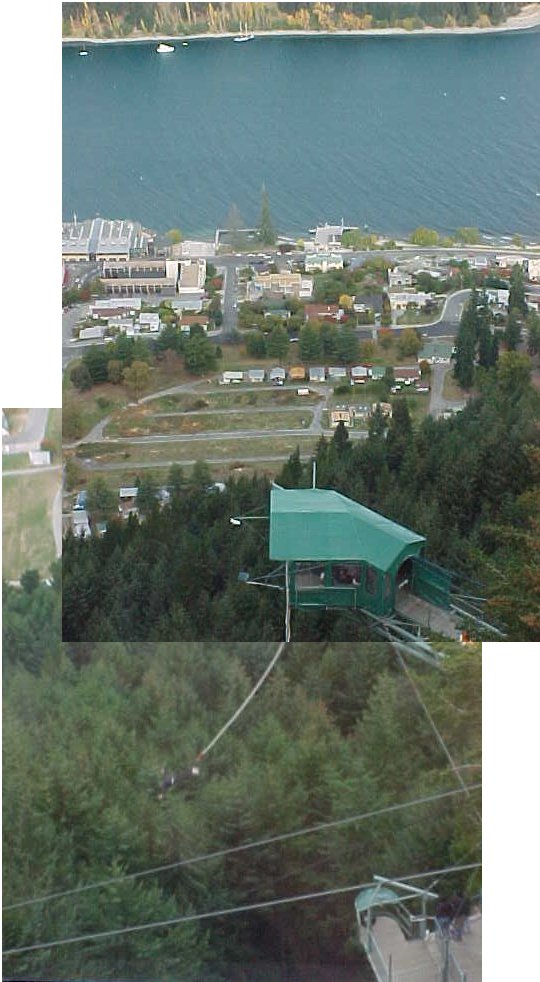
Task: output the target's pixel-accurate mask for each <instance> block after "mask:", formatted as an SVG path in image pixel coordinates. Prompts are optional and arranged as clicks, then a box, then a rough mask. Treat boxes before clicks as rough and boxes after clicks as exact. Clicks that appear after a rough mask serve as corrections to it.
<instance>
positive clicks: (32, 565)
mask: <svg viewBox="0 0 540 982" xmlns="http://www.w3.org/2000/svg"><path fill="white" fill-rule="evenodd" d="M59 485H60V471H59V470H58V471H46V472H44V473H41V474H39V473H36V474H35V475H34V474H32V475H21V476H20V477H15V476H14V477H4V478H3V480H2V492H3V505H2V517H3V531H2V545H3V556H2V573H3V576H4V577H5V578H6V579H10V580H14V579H18V578H19V577H20V575H21V573H24V571H25V570H26V569H38V570H39V572H40V573H41V575H42V576H44V575H46V573H47V571H48V568H49V565H50V564H51V562H52V561H53V560H54V558H55V550H54V538H53V532H52V505H53V501H54V497H55V495H56V492H57V491H58V488H59Z"/></svg>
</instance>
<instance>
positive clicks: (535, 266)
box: [527, 259, 540, 283]
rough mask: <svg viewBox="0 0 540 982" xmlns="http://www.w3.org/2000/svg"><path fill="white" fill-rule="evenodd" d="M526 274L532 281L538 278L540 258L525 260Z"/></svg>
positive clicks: (539, 276)
mask: <svg viewBox="0 0 540 982" xmlns="http://www.w3.org/2000/svg"><path fill="white" fill-rule="evenodd" d="M527 274H528V277H529V279H530V280H532V281H533V282H534V283H537V282H538V280H540V259H528V260H527Z"/></svg>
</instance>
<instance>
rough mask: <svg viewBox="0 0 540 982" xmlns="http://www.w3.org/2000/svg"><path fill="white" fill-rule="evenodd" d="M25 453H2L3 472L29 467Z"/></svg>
mask: <svg viewBox="0 0 540 982" xmlns="http://www.w3.org/2000/svg"><path fill="white" fill-rule="evenodd" d="M30 466H31V465H30V461H29V459H28V454H27V453H12V454H9V453H4V454H2V470H3V471H19V470H21V468H24V467H30Z"/></svg>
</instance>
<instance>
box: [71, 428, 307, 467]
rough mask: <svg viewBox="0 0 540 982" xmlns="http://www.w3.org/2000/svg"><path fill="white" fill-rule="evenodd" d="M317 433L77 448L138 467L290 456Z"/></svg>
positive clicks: (91, 456) (81, 455)
mask: <svg viewBox="0 0 540 982" xmlns="http://www.w3.org/2000/svg"><path fill="white" fill-rule="evenodd" d="M317 440H318V436H317V435H313V436H309V435H308V434H306V435H305V436H304V435H303V434H300V435H299V436H290V437H288V436H275V435H273V434H272V433H269V434H268V436H259V437H257V436H250V437H245V438H243V439H235V438H234V437H230V438H229V437H227V436H225V435H224V436H223V437H221V438H220V439H214V438H210V439H205V438H204V437H201V438H200V439H199V440H189V441H186V442H182V443H176V442H166V443H153V444H152V443H141V444H135V443H128V442H126V443H119V444H114V446H111V444H108V443H96V444H84V446H81V447H79V448H78V449H77V453H76V458H77V459H79V460H83V461H87V460H90V461H92V462H95V463H96V465H97V466H98V467H99V466H100V465H102V464H123V465H124V466H125V467H126V469H130V470H131V469H134V470H135V469H136V467H137V465H138V464H140V463H143V464H156V465H157V464H162V463H163V462H165V463H167V462H168V461H178V462H179V463H181V462H182V461H185V460H213V459H222V458H223V459H225V458H227V459H228V460H229V461H235V460H237V459H243V458H245V457H273V456H275V455H278V454H279V455H280V456H283V457H288V456H289V454H291V453H292V452H293V451H294V450H295V449H296V447H297V446H300V449H301V450H304V449H305V450H306V451H309V450H310V449H311V448H312V447H314V446H315V444H316V442H317Z"/></svg>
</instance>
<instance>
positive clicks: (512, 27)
mask: <svg viewBox="0 0 540 982" xmlns="http://www.w3.org/2000/svg"><path fill="white" fill-rule="evenodd" d="M530 6H534V8H535V9H534V10H533V11H529V12H528V13H524V12H522V13H521V14H516V15H515V16H514V17H511V18H509V19H508V20H507V21H505V22H504V24H497V25H494V26H492V27H475V26H471V27H430V26H429V25H426V26H425V27H422V28H415V29H413V30H412V31H407V30H406V29H405V28H403V27H380V28H373V29H367V30H363V31H361V30H351V31H347V30H335V31H301V30H290V31H289V30H277V29H276V30H271V31H257V30H254V31H252V32H250V33H253V34H254V37H255V39H257V38H263V39H264V38H280V37H283V38H292V39H294V38H343V37H344V38H348V37H354V38H361V37H367V38H372V37H451V36H453V35H456V36H459V37H461V36H463V35H474V36H478V35H484V34H508V33H516V32H523V31H531V32H533V31H535V30H539V29H540V3H536V4H531V5H530ZM235 37H238V31H228V32H225V33H220V34H215V33H210V32H205V33H202V34H144V35H141V34H137V35H130V36H129V37H122V38H120V37H117V38H96V37H63V38H62V45H66V46H67V47H69V46H70V45H74V44H153V43H159V42H160V41H165V42H167V41H180V42H182V41H188V42H189V41H205V40H209V41H219V40H231V39H232V38H235Z"/></svg>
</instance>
